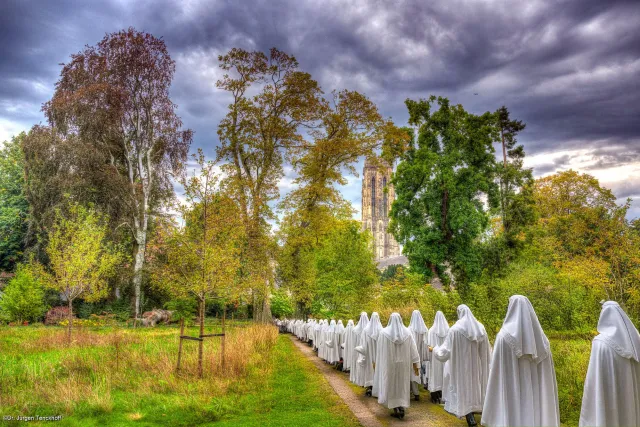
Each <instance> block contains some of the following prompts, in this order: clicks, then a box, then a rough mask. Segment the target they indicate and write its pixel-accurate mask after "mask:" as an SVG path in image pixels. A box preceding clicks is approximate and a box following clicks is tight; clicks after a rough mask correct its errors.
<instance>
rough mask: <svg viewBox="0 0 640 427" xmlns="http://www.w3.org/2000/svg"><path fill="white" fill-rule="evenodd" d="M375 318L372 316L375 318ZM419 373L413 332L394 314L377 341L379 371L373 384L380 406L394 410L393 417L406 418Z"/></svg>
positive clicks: (377, 367) (418, 358)
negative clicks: (413, 384)
mask: <svg viewBox="0 0 640 427" xmlns="http://www.w3.org/2000/svg"><path fill="white" fill-rule="evenodd" d="M372 317H373V316H372ZM419 369H420V355H419V354H418V348H417V346H416V343H415V341H414V339H413V335H412V333H411V331H410V330H409V329H408V328H407V327H405V326H404V324H403V323H402V318H401V317H400V315H399V314H398V313H392V314H391V317H390V318H389V322H388V324H387V327H386V328H383V329H382V330H381V331H380V334H379V336H378V341H377V354H376V370H375V374H374V381H373V392H374V395H376V396H378V403H380V404H381V405H384V406H386V407H387V408H389V409H393V414H392V416H394V417H397V418H404V410H405V408H408V407H409V405H410V400H411V398H410V396H411V391H410V382H411V377H412V375H417V374H418V373H419Z"/></svg>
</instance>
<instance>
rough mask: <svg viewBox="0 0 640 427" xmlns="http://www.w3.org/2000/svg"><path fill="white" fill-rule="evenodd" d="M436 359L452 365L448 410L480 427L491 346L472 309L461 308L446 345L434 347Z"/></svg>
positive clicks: (446, 408)
mask: <svg viewBox="0 0 640 427" xmlns="http://www.w3.org/2000/svg"><path fill="white" fill-rule="evenodd" d="M433 356H434V357H435V358H436V359H438V360H439V361H441V362H447V361H449V363H450V372H449V376H450V377H449V385H448V390H447V391H446V393H445V395H446V401H445V404H444V409H445V411H447V412H449V413H451V414H453V415H455V416H457V417H458V418H462V417H466V419H467V424H468V425H470V426H476V425H478V424H477V422H476V421H475V418H474V417H473V414H474V413H476V412H482V406H483V405H484V398H485V392H486V390H487V380H488V378H489V363H490V362H491V346H490V344H489V338H488V337H487V332H486V330H485V328H484V326H483V325H482V324H481V323H480V322H478V321H477V320H476V318H475V317H474V316H473V313H471V310H470V309H469V307H467V306H466V305H464V304H462V305H460V306H458V321H457V322H456V323H455V324H454V325H453V326H452V327H451V329H449V333H448V334H447V338H446V339H445V340H444V343H443V344H442V345H439V346H437V347H435V348H433Z"/></svg>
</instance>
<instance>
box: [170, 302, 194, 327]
mask: <svg viewBox="0 0 640 427" xmlns="http://www.w3.org/2000/svg"><path fill="white" fill-rule="evenodd" d="M164 308H166V309H167V310H170V311H172V312H173V314H172V315H171V320H172V321H174V320H175V321H178V322H179V321H180V320H182V319H184V321H185V324H187V325H190V324H191V321H192V319H193V317H194V316H195V315H196V312H197V308H198V307H197V303H196V301H195V299H194V298H179V299H174V300H171V301H169V302H167V303H166V304H165V305H164Z"/></svg>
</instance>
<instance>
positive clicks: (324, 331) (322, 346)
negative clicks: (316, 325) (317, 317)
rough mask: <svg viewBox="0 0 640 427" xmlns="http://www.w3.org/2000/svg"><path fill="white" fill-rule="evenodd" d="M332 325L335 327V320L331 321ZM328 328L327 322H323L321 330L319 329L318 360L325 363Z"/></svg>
mask: <svg viewBox="0 0 640 427" xmlns="http://www.w3.org/2000/svg"><path fill="white" fill-rule="evenodd" d="M333 324H334V325H335V320H334V321H333ZM330 327H331V326H330V324H329V320H325V321H324V325H323V326H322V329H320V352H319V353H318V356H320V359H322V360H324V361H325V362H326V361H327V350H328V348H327V335H328V333H329V329H330Z"/></svg>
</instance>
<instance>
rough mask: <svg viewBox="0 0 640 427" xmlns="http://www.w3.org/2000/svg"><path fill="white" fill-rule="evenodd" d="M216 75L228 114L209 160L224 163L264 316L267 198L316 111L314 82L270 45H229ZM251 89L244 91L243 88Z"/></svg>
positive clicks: (262, 318)
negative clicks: (263, 48)
mask: <svg viewBox="0 0 640 427" xmlns="http://www.w3.org/2000/svg"><path fill="white" fill-rule="evenodd" d="M219 60H220V67H221V68H222V69H223V70H224V71H225V73H226V74H225V75H224V77H223V78H222V79H221V80H219V81H218V82H217V87H218V88H220V89H222V90H224V91H226V92H228V93H229V94H230V95H231V98H232V102H231V104H230V105H229V112H228V113H227V115H226V116H225V118H224V119H223V120H222V121H221V123H220V125H219V127H218V136H219V138H220V146H219V147H217V159H218V160H219V161H225V163H224V164H223V165H222V170H223V171H224V172H225V174H226V177H225V179H224V185H225V187H226V189H227V191H228V192H229V193H230V194H233V196H234V198H235V199H236V200H237V202H238V204H239V206H240V209H241V215H242V219H243V221H244V227H245V230H246V235H247V245H246V247H245V248H244V252H243V259H244V260H245V262H244V263H243V267H242V274H243V275H244V276H245V277H246V278H247V280H249V281H250V282H251V284H252V286H251V287H252V293H253V298H254V300H253V304H254V319H255V320H256V321H259V322H268V321H270V319H271V314H270V310H269V294H270V288H271V284H272V283H273V279H274V277H273V273H274V271H273V270H274V269H273V267H272V266H273V255H272V252H273V247H274V242H273V239H272V238H271V236H270V235H269V223H268V222H267V221H268V220H269V219H274V214H273V211H272V209H271V207H270V206H269V202H270V201H273V200H276V199H277V198H278V197H279V191H278V181H279V180H280V178H281V177H282V176H283V170H284V169H283V168H284V161H285V160H286V159H290V158H291V155H292V153H293V151H294V150H295V149H301V148H302V147H304V145H305V143H304V137H303V135H302V132H301V127H303V126H306V125H310V124H311V123H313V122H314V121H315V120H318V119H319V117H321V113H322V110H323V108H324V104H323V102H322V100H321V98H320V95H321V93H322V92H321V90H320V87H319V86H318V83H317V82H316V81H315V80H313V79H312V78H311V76H310V75H309V74H308V73H304V72H302V71H299V70H298V62H297V61H296V59H295V58H294V57H292V56H290V55H287V54H286V53H284V52H281V51H279V50H277V49H275V48H273V49H271V50H270V52H269V56H268V57H267V55H265V54H264V53H262V52H247V51H245V50H242V49H232V50H231V51H230V52H229V53H228V54H226V55H223V56H220V57H219ZM249 91H251V93H256V95H254V96H249V95H248V93H249Z"/></svg>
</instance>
